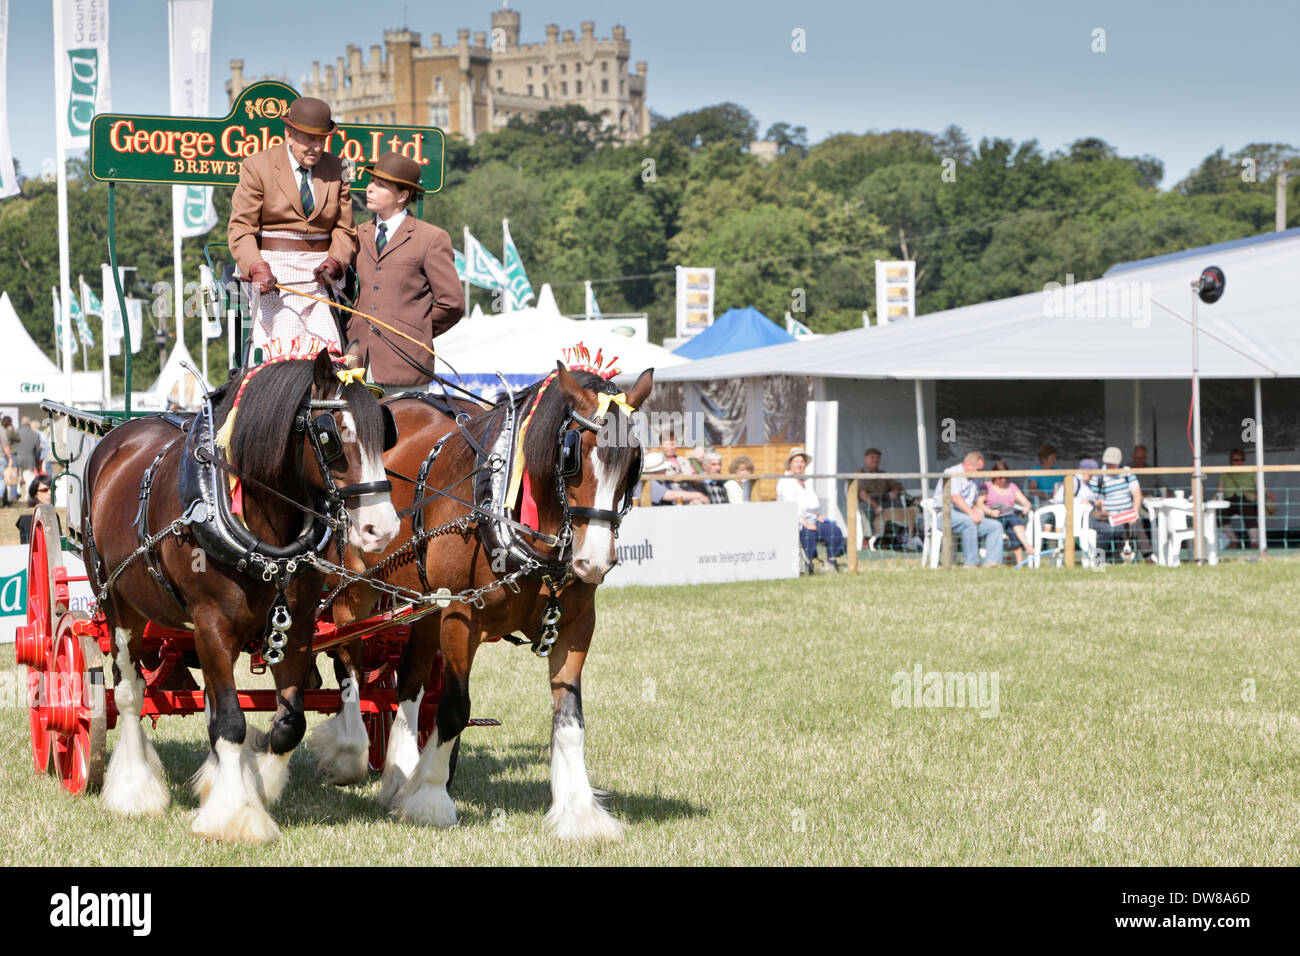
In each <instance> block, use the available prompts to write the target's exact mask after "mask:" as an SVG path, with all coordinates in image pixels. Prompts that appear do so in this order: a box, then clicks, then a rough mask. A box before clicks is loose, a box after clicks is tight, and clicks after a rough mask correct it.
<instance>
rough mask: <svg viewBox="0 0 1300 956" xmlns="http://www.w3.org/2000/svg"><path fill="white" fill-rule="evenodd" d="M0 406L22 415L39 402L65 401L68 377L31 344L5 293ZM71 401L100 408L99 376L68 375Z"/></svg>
mask: <svg viewBox="0 0 1300 956" xmlns="http://www.w3.org/2000/svg"><path fill="white" fill-rule="evenodd" d="M0 342H3V343H4V353H3V357H2V358H0V404H4V405H17V406H19V407H20V408H21V409H22V413H23V414H30V415H34V414H37V413H38V411H39V409H38V408H37V406H39V405H40V403H41V401H42V400H43V399H46V398H49V399H53V400H54V401H58V402H64V403H66V402H67V401H68V398H69V396H68V377H67V375H66V374H64V372H63V371H62V370H60V368H59V367H58V366H57V365H55V364H54V362H52V361H50V359H49V357H48V356H46V354H45V352H43V351H42V350H41V347H40V346H39V345H37V344H36V343H35V342H34V341H32V337H31V336H30V335H28V334H27V329H25V328H24V327H23V323H22V320H20V319H19V318H18V313H17V312H16V311H14V306H13V302H11V301H10V299H9V293H8V292H3V293H0ZM71 398H72V401H73V402H74V403H75V404H77V405H82V406H101V407H102V405H103V401H104V387H103V380H102V378H101V375H100V373H99V372H75V371H74V372H73V373H72V396H71Z"/></svg>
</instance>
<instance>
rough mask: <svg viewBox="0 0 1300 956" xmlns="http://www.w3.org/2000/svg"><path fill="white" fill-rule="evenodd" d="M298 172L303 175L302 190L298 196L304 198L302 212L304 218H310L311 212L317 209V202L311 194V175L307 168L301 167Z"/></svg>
mask: <svg viewBox="0 0 1300 956" xmlns="http://www.w3.org/2000/svg"><path fill="white" fill-rule="evenodd" d="M298 172H299V173H301V174H302V188H301V189H300V190H299V191H298V195H299V196H301V197H302V212H303V215H304V216H310V215H311V211H312V210H313V209H315V208H316V200H315V199H313V198H312V194H311V174H310V173H309V172H307V167H305V166H299V167H298Z"/></svg>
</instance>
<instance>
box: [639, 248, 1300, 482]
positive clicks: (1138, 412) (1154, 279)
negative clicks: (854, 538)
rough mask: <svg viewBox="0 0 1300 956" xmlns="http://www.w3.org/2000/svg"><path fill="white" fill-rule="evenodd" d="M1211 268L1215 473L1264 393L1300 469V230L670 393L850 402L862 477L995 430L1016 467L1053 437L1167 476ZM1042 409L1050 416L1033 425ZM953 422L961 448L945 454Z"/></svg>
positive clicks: (725, 371)
mask: <svg viewBox="0 0 1300 956" xmlns="http://www.w3.org/2000/svg"><path fill="white" fill-rule="evenodd" d="M1211 264H1213V265H1218V266H1219V267H1220V268H1222V269H1223V270H1224V273H1225V274H1226V276H1227V285H1226V292H1225V295H1224V296H1223V298H1222V299H1221V300H1220V301H1219V302H1217V303H1215V304H1214V305H1205V304H1200V303H1198V318H1199V324H1200V364H1201V375H1202V378H1203V387H1202V405H1203V412H1204V414H1205V416H1206V422H1205V429H1204V432H1205V437H1206V440H1207V445H1206V458H1205V460H1206V463H1207V464H1223V463H1225V452H1226V447H1231V445H1246V446H1247V450H1248V451H1251V450H1252V449H1251V447H1250V443H1249V440H1248V439H1249V438H1250V437H1253V436H1252V434H1251V431H1250V429H1249V428H1248V427H1247V425H1248V424H1249V422H1250V421H1251V420H1254V419H1255V417H1256V416H1255V409H1254V404H1255V403H1254V383H1255V381H1256V380H1258V381H1259V382H1260V393H1261V398H1262V405H1263V421H1262V423H1263V436H1264V440H1265V446H1266V450H1267V451H1268V453H1269V454H1268V460H1269V461H1271V462H1274V463H1295V462H1300V421H1296V420H1295V418H1296V413H1295V412H1294V411H1293V409H1295V408H1297V407H1298V404H1297V399H1300V386H1298V384H1297V383H1300V296H1297V294H1296V289H1295V280H1296V277H1298V276H1300V230H1297V229H1293V230H1289V231H1287V232H1284V233H1277V234H1270V235H1266V236H1259V237H1253V238H1251V239H1249V240H1241V241H1236V242H1233V243H1225V244H1222V245H1216V246H1209V247H1204V248H1200V249H1194V250H1186V251H1184V252H1182V253H1179V254H1177V255H1175V256H1166V257H1160V258H1158V259H1154V260H1151V261H1144V262H1135V263H1126V264H1124V265H1123V266H1122V267H1116V268H1115V269H1113V270H1112V271H1111V272H1110V273H1108V274H1107V276H1104V277H1103V278H1101V279H1098V280H1094V281H1091V282H1081V283H1077V284H1073V285H1068V286H1064V287H1063V288H1061V289H1049V290H1045V291H1044V292H1040V293H1033V294H1029V295H1022V296H1016V297H1013V298H1009V299H1001V300H997V301H993V302H986V303H981V304H978V305H971V306H964V307H962V308H958V309H950V310H948V311H945V312H938V313H931V314H928V315H922V316H919V317H917V318H915V319H911V320H908V321H905V322H898V323H893V324H890V325H887V326H884V327H874V328H869V329H855V330H852V331H848V332H840V333H837V334H835V335H829V336H826V337H824V338H822V339H818V340H816V341H812V342H796V343H791V344H788V345H776V346H771V347H769V348H763V349H755V350H752V351H748V352H740V353H735V354H732V355H724V356H720V357H716V358H708V359H701V360H699V361H697V362H693V363H691V365H689V366H685V367H681V368H673V369H666V370H665V371H664V373H663V375H661V376H660V377H659V380H660V381H664V382H671V381H679V382H686V381H696V382H713V381H719V380H725V379H732V378H744V379H748V380H751V381H752V380H757V379H761V378H763V377H765V376H775V375H784V376H790V375H796V376H806V377H808V378H809V379H810V380H811V381H812V383H813V393H814V396H815V397H816V398H818V399H823V400H830V401H838V402H839V449H838V455H837V461H836V462H835V463H834V464H835V466H836V467H837V468H838V469H839V470H851V469H854V468H857V467H859V466H860V465H861V462H862V451H863V449H864V448H865V447H866V446H867V445H876V446H878V447H880V448H881V449H882V450H884V452H885V462H884V464H885V467H887V468H890V469H895V470H914V469H917V468H918V467H919V465H920V464H921V454H920V448H919V446H918V439H917V428H918V424H920V425H921V426H923V427H924V429H925V435H926V439H925V443H926V446H927V458H928V462H927V464H928V465H929V466H930V468H931V469H932V470H933V469H936V468H938V467H940V466H942V465H945V464H951V463H952V462H953V461H955V460H956V455H957V453H958V452H959V451H961V450H963V449H964V448H967V447H970V446H971V445H973V444H975V443H976V442H985V443H987V442H988V441H990V440H993V439H996V438H997V437H998V431H997V430H998V429H1001V431H1002V432H1003V433H1006V435H1008V436H1012V435H1014V437H1015V439H1016V441H1018V442H1019V443H1020V444H1018V445H1017V446H1016V447H1015V449H1012V448H1011V446H1010V445H1007V446H1006V448H1005V453H1006V454H1007V456H1008V460H1009V461H1010V462H1011V463H1012V464H1013V465H1029V466H1033V465H1034V464H1036V463H1035V462H1034V460H1033V451H1034V449H1035V448H1036V447H1037V446H1038V444H1039V443H1040V442H1042V441H1044V440H1048V439H1050V438H1052V437H1053V435H1052V434H1051V433H1050V431H1049V429H1055V430H1057V431H1061V430H1065V434H1064V438H1065V439H1070V440H1074V441H1076V444H1075V445H1073V446H1072V445H1071V444H1070V441H1064V444H1065V446H1066V447H1065V449H1064V450H1065V451H1066V454H1063V455H1062V459H1063V460H1064V459H1065V458H1067V455H1069V454H1072V452H1073V451H1074V450H1077V448H1078V447H1085V446H1086V447H1087V449H1088V451H1089V452H1090V453H1091V454H1092V455H1093V456H1096V455H1097V454H1099V453H1100V451H1101V450H1102V448H1104V447H1105V445H1107V444H1115V445H1118V446H1119V447H1120V448H1122V449H1124V451H1125V454H1126V455H1127V454H1128V452H1129V450H1130V449H1131V447H1132V445H1133V444H1134V442H1135V440H1137V441H1141V442H1143V443H1145V444H1149V445H1150V444H1155V443H1158V448H1157V449H1153V450H1156V451H1157V454H1158V458H1157V461H1158V462H1159V464H1161V465H1167V466H1180V465H1190V464H1191V452H1190V450H1189V448H1188V444H1187V440H1186V432H1187V415H1188V399H1189V392H1190V386H1189V378H1190V375H1191V365H1192V354H1191V353H1192V341H1191V339H1192V337H1191V326H1190V317H1191V308H1192V301H1191V300H1192V292H1191V288H1190V284H1191V282H1192V281H1193V280H1194V279H1196V278H1197V276H1198V275H1199V274H1200V272H1201V270H1202V268H1204V267H1205V266H1208V265H1211ZM918 394H919V395H920V402H919V408H920V411H921V414H920V416H919V420H918V414H917V412H918V401H917V396H918ZM1053 396H1056V397H1055V398H1053ZM998 406H1001V407H1002V408H1004V409H1009V410H1010V411H1009V412H1007V413H1005V414H1002V415H1000V416H999V417H997V418H996V419H994V418H992V417H990V416H989V415H988V412H989V411H990V409H991V408H996V407H998ZM1045 407H1047V408H1048V411H1049V413H1050V414H1048V415H1046V416H1043V415H1041V414H1040V416H1039V417H1040V419H1045V420H1040V421H1037V422H1036V421H1034V415H1035V412H1036V411H1038V412H1040V413H1041V412H1042V411H1043V409H1044V408H1045ZM1069 411H1073V415H1071V414H1066V413H1067V412H1069ZM1072 418H1073V419H1074V420H1075V421H1076V422H1081V421H1083V420H1088V421H1092V422H1093V423H1094V424H1093V426H1092V432H1091V433H1088V434H1070V433H1069V429H1070V428H1071V427H1072V426H1071V424H1070V422H1071V419H1072ZM944 419H951V422H945V421H944ZM1051 419H1059V420H1060V421H1055V422H1053V421H1052V420H1051ZM948 424H950V425H951V429H950V430H949V434H952V441H951V442H941V440H940V439H941V438H942V437H943V433H944V426H945V425H948ZM1234 425H1235V428H1234V427H1232V426H1234ZM963 426H965V430H963ZM1229 443H1231V444H1229ZM1013 450H1015V451H1018V452H1019V454H1013V453H1012V451H1013ZM1248 460H1249V461H1253V460H1254V459H1253V456H1252V457H1251V458H1249V459H1248ZM1063 463H1064V462H1063ZM819 465H820V466H823V467H826V466H828V465H829V463H826V464H825V465H823V464H822V463H819ZM1288 477H1289V476H1288ZM1287 483H1288V482H1286V481H1284V480H1282V479H1280V478H1279V479H1273V480H1271V481H1270V485H1271V486H1273V485H1285V484H1287Z"/></svg>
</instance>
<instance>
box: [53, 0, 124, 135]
mask: <svg viewBox="0 0 1300 956" xmlns="http://www.w3.org/2000/svg"><path fill="white" fill-rule="evenodd" d="M54 16H55V37H54V40H55V47H56V48H57V49H58V50H59V51H60V56H59V62H58V63H57V64H55V69H57V70H60V71H61V72H62V91H61V92H62V94H63V102H62V103H60V104H58V117H59V130H60V132H61V133H62V137H63V145H64V146H65V147H76V146H88V145H90V125H91V121H92V119H93V117H94V116H95V114H96V113H107V112H108V111H109V110H111V109H112V108H113V97H112V93H111V91H110V89H109V81H108V0H54Z"/></svg>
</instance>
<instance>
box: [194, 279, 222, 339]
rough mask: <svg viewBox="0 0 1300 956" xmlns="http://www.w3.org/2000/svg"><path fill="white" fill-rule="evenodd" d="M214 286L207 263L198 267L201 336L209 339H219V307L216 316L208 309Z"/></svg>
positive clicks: (211, 304)
mask: <svg viewBox="0 0 1300 956" xmlns="http://www.w3.org/2000/svg"><path fill="white" fill-rule="evenodd" d="M214 285H215V280H214V279H213V278H212V270H211V269H210V268H208V265H207V263H203V264H202V265H200V266H199V293H198V303H199V314H200V315H202V316H203V335H204V337H205V338H209V339H219V338H221V314H220V307H217V308H216V312H217V314H216V315H211V314H209V311H208V310H209V309H210V308H212V307H213V299H211V298H209V295H210V293H211V291H212V289H213V286H214Z"/></svg>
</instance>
